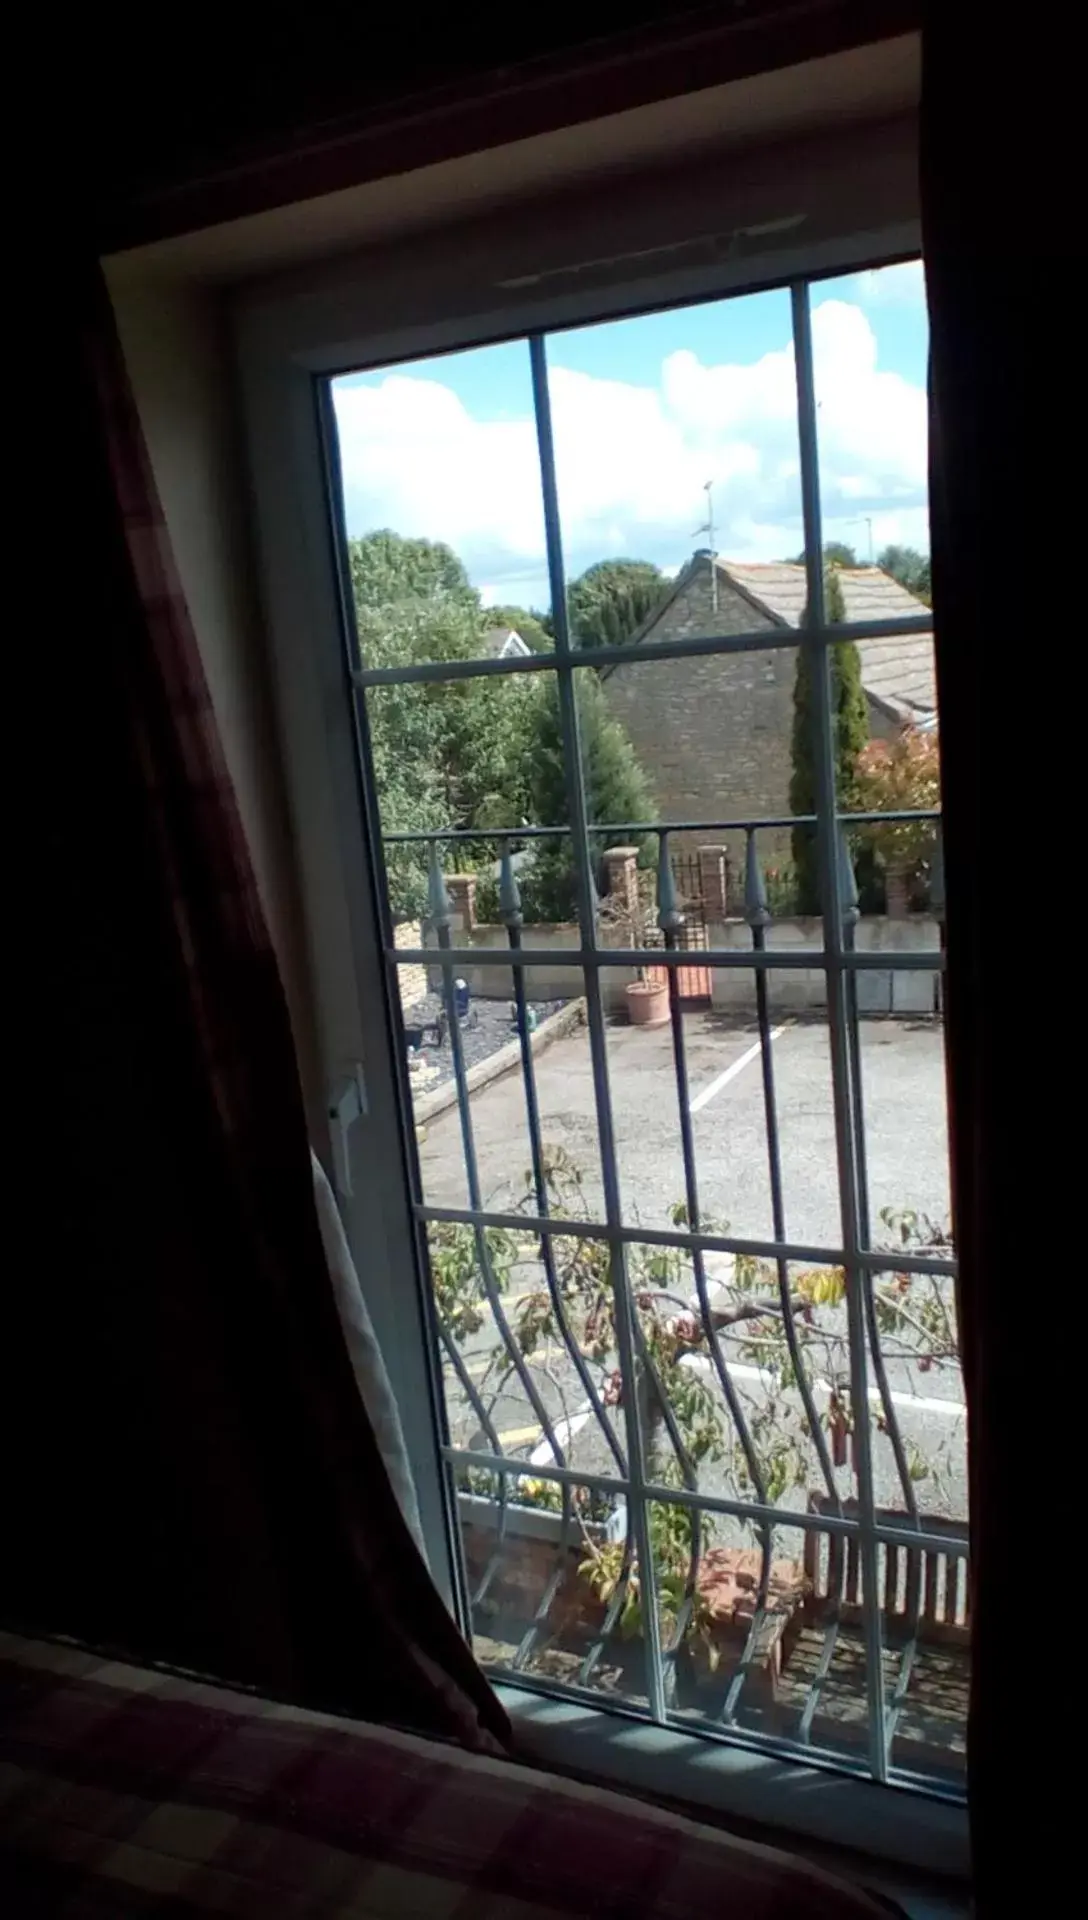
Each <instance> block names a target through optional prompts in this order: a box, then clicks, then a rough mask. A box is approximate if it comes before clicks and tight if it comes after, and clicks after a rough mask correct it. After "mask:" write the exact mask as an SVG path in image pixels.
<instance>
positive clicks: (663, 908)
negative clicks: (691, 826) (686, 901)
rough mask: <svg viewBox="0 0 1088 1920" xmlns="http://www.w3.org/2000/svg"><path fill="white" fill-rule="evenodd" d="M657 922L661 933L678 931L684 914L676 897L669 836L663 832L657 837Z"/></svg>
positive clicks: (682, 922)
mask: <svg viewBox="0 0 1088 1920" xmlns="http://www.w3.org/2000/svg"><path fill="white" fill-rule="evenodd" d="M657 924H658V926H659V927H660V928H661V931H662V933H679V931H680V929H681V927H682V926H683V924H684V916H683V914H682V913H681V911H680V908H679V905H678V903H677V899H676V882H675V880H674V879H673V871H672V859H671V857H670V855H669V836H668V834H667V833H663V834H661V835H660V836H659V839H658V849H657Z"/></svg>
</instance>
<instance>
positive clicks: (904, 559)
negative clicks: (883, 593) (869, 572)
mask: <svg viewBox="0 0 1088 1920" xmlns="http://www.w3.org/2000/svg"><path fill="white" fill-rule="evenodd" d="M876 564H877V566H878V567H882V568H883V569H884V572H885V573H890V574H891V576H892V579H893V580H898V582H899V584H900V586H901V587H906V589H907V592H908V593H913V594H914V596H915V598H916V599H918V600H924V601H925V603H926V606H927V607H928V606H929V605H930V604H931V600H932V589H931V586H930V575H929V555H928V553H919V551H918V549H917V547H896V546H891V547H884V548H883V549H882V551H881V552H880V553H879V554H878V556H877V563H876Z"/></svg>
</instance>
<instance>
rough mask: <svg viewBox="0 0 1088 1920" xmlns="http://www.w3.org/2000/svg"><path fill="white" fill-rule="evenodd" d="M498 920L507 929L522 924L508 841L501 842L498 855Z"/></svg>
mask: <svg viewBox="0 0 1088 1920" xmlns="http://www.w3.org/2000/svg"><path fill="white" fill-rule="evenodd" d="M499 918H500V920H502V922H503V923H504V925H505V926H507V927H520V926H521V923H522V913H521V891H520V889H519V887H518V876H517V873H516V871H515V868H514V861H513V856H512V854H511V852H510V842H509V840H504V841H503V843H502V851H501V853H500V855H499Z"/></svg>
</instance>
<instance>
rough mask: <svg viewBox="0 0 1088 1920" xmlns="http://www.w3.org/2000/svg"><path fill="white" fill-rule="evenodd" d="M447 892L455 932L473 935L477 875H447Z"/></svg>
mask: <svg viewBox="0 0 1088 1920" xmlns="http://www.w3.org/2000/svg"><path fill="white" fill-rule="evenodd" d="M446 891H447V893H448V894H449V896H450V902H451V905H452V907H453V931H454V932H456V933H471V932H472V929H473V927H474V926H475V925H476V875H475V874H474V873H450V874H447V876H446Z"/></svg>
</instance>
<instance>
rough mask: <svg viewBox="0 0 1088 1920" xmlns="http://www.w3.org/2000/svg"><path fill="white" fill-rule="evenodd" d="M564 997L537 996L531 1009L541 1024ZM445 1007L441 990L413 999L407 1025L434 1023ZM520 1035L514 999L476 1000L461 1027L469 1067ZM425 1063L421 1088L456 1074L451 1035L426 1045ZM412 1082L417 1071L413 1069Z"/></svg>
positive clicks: (406, 1012)
mask: <svg viewBox="0 0 1088 1920" xmlns="http://www.w3.org/2000/svg"><path fill="white" fill-rule="evenodd" d="M566 1004H567V1003H566V1001H565V1000H537V1001H534V1002H533V1005H532V1007H531V1008H530V1012H532V1013H535V1014H536V1023H537V1026H540V1025H541V1024H542V1023H543V1022H544V1021H545V1020H547V1019H548V1018H549V1017H550V1016H551V1015H552V1014H553V1013H558V1012H559V1009H560V1007H565V1006H566ZM442 1011H443V1005H442V996H441V994H438V993H428V994H425V995H424V997H423V999H422V1000H416V1001H413V1003H412V1005H411V1006H410V1007H406V1008H405V1011H404V1024H405V1027H420V1026H422V1027H429V1026H433V1024H434V1022H435V1021H436V1020H437V1019H438V1016H439V1014H440V1013H442ZM516 1038H517V1028H516V1027H515V1025H514V1013H513V1001H512V1000H474V1001H473V1002H472V1004H471V1006H470V1008H469V1014H468V1020H467V1021H466V1023H465V1024H464V1025H463V1026H462V1028H461V1042H462V1046H463V1048H464V1055H465V1065H466V1067H474V1066H476V1065H477V1064H478V1062H479V1061H481V1060H487V1059H488V1058H489V1057H490V1055H491V1054H493V1053H496V1052H497V1051H498V1049H499V1048H500V1047H504V1046H505V1045H506V1044H507V1042H508V1041H509V1040H514V1039H516ZM422 1051H423V1064H422V1066H421V1068H420V1070H419V1073H418V1080H419V1082H420V1085H421V1090H422V1088H425V1089H426V1090H427V1091H430V1089H431V1088H432V1087H439V1086H441V1084H442V1082H443V1080H449V1079H451V1078H452V1076H453V1053H452V1049H451V1047H450V1044H449V1040H448V1038H447V1039H446V1040H445V1041H444V1042H443V1044H442V1045H441V1046H440V1047H437V1046H435V1044H434V1041H433V1040H426V1041H425V1042H424V1045H423V1050H422ZM412 1078H413V1083H415V1082H416V1079H417V1075H416V1074H415V1073H413V1076H412Z"/></svg>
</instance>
